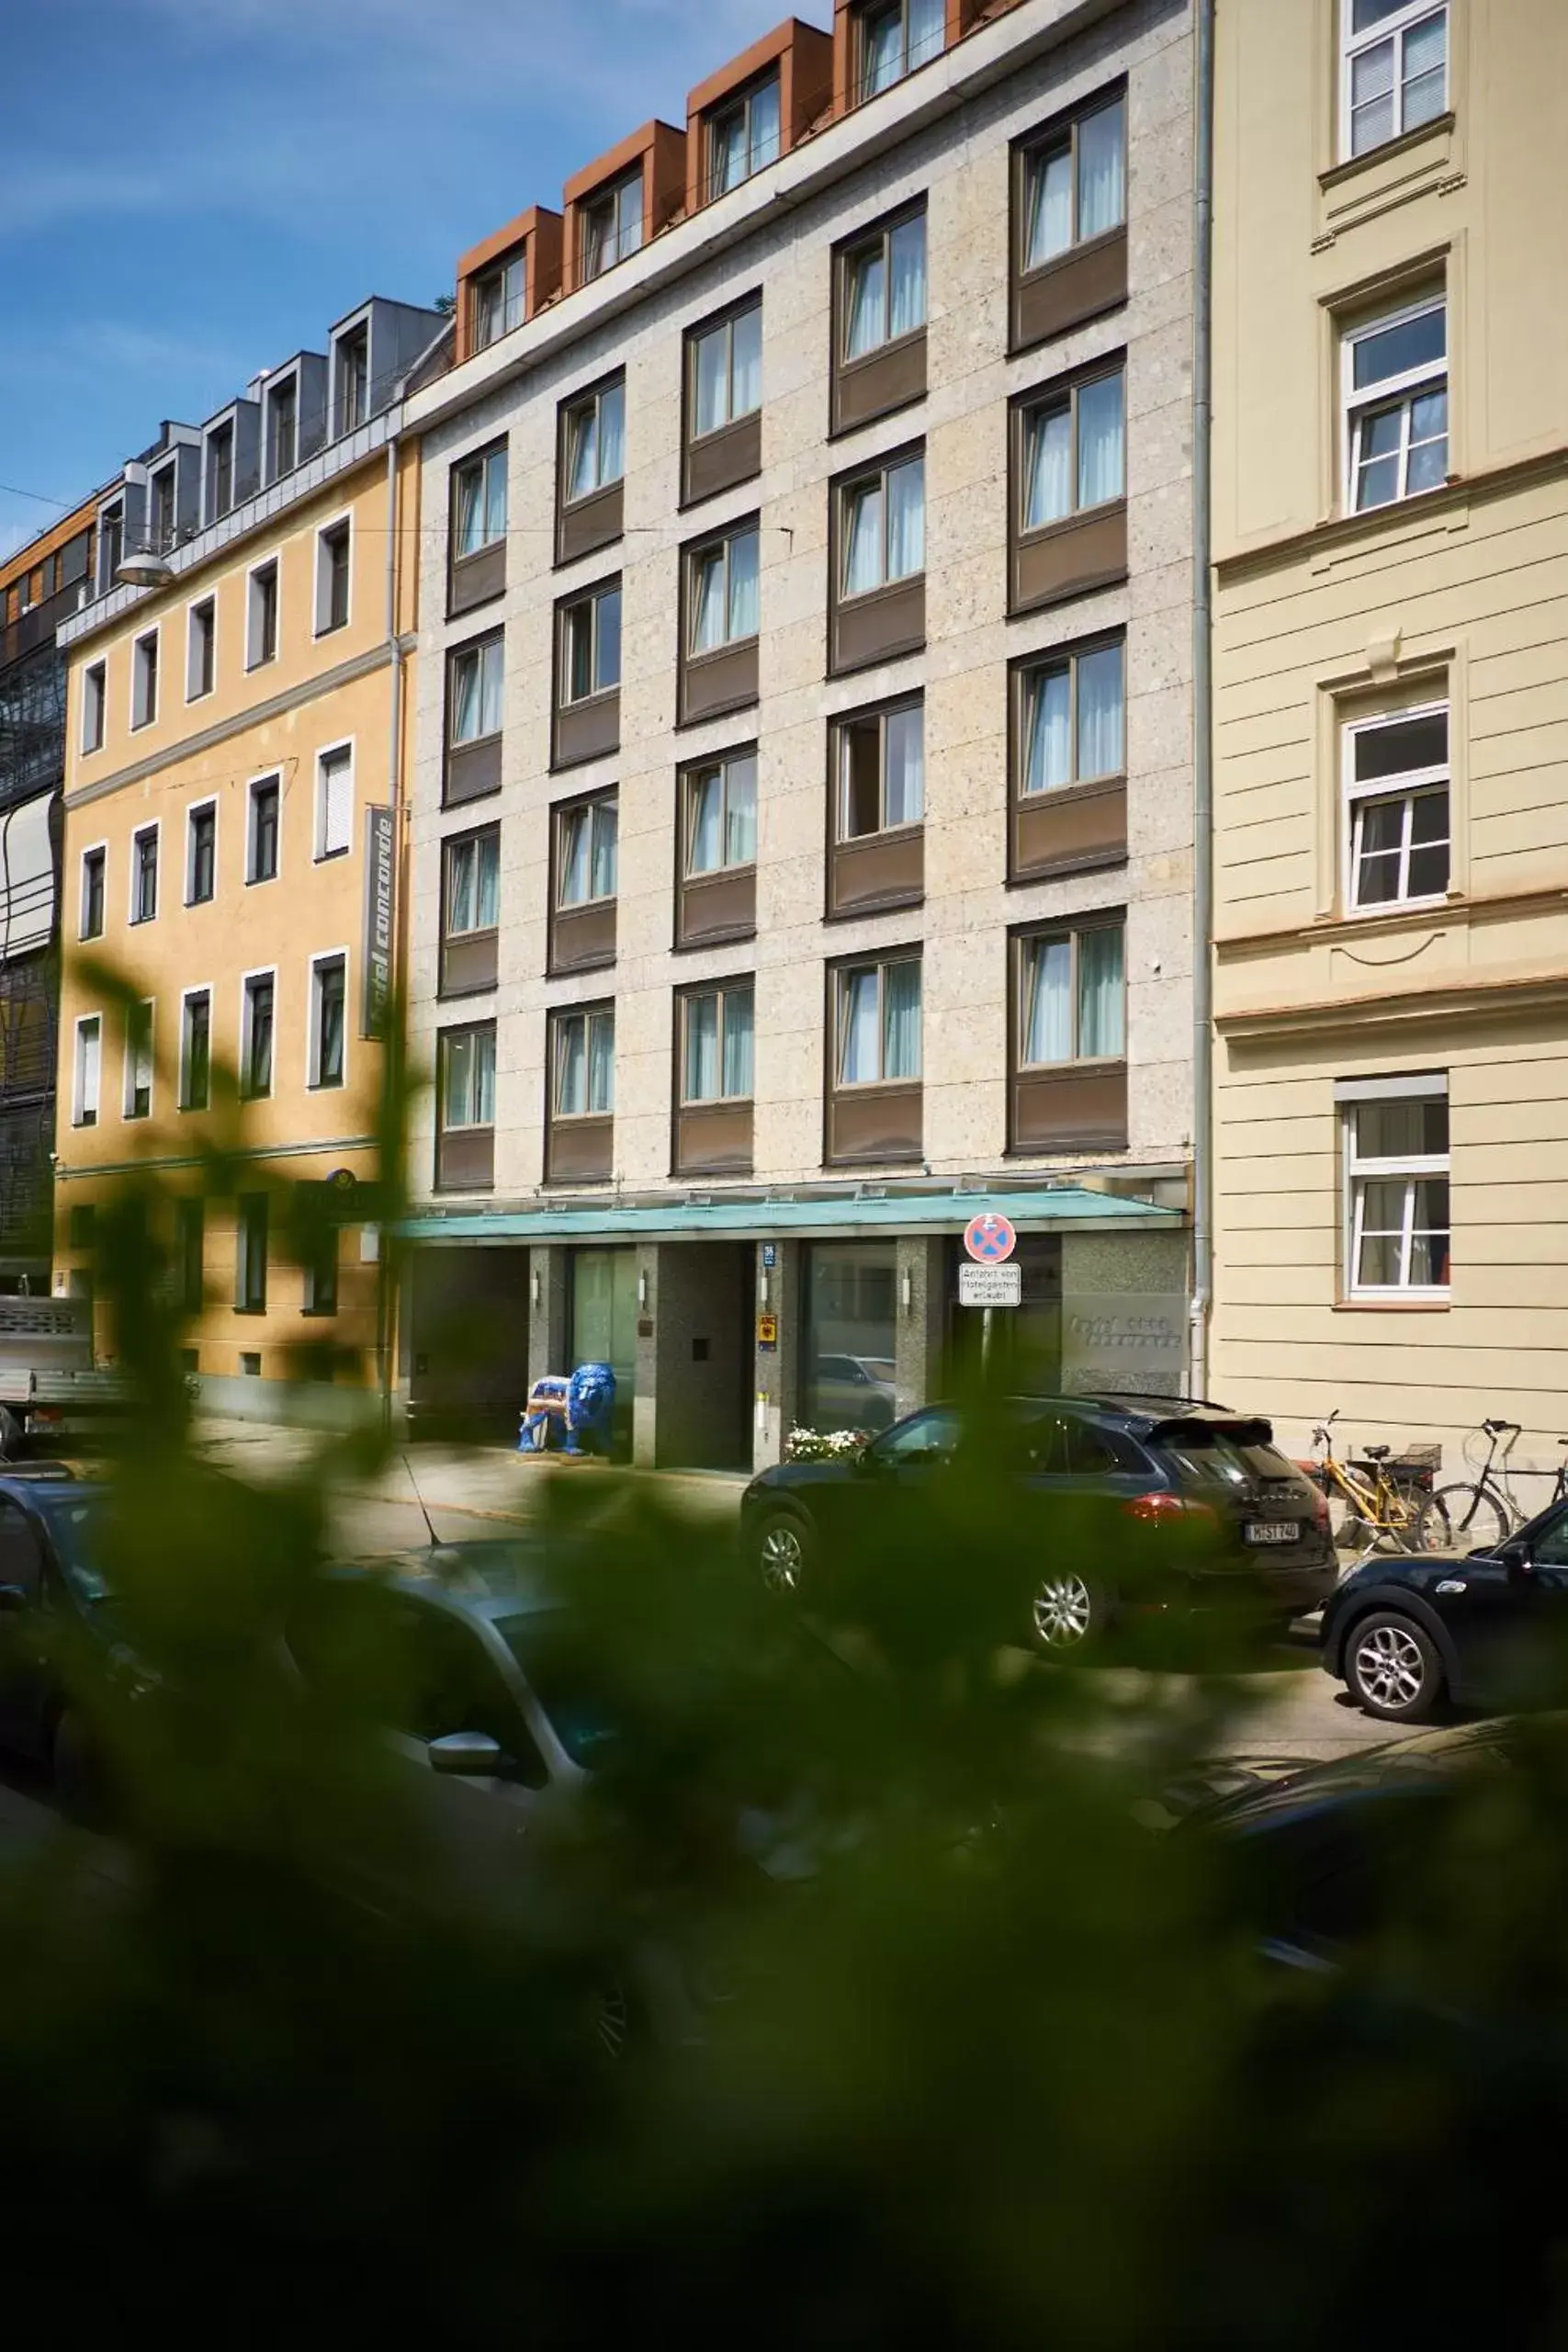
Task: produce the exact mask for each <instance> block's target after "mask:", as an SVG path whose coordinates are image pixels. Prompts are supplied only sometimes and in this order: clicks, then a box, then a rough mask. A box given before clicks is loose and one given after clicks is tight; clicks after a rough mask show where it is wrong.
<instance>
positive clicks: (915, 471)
mask: <svg viewBox="0 0 1568 2352" xmlns="http://www.w3.org/2000/svg"><path fill="white" fill-rule="evenodd" d="M831 537H832V546H831V549H830V560H831V565H832V571H831V584H832V605H831V610H830V612H829V653H828V659H829V669H830V670H832V671H834V672H842V671H846V670H862V669H864V668H866V667H867V666H868V664H870V663H872V662H886V661H888V660H890V659H891V658H892V656H894V655H895V654H898V653H916V652H919V649H920V647H921V646H922V645H924V643H925V641H926V461H925V444H924V443H923V442H917V443H916V444H915V445H914V446H913V447H910V448H907V449H900V450H897V451H895V452H894V454H893V455H892V456H890V457H887V458H883V459H882V460H881V461H880V462H879V463H878V464H876V465H874V466H869V467H867V468H865V469H863V470H860V471H856V472H854V473H852V474H846V475H844V476H842V477H841V478H840V481H837V482H836V483H835V484H834V486H833V496H832V506H831Z"/></svg>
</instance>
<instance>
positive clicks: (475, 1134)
mask: <svg viewBox="0 0 1568 2352" xmlns="http://www.w3.org/2000/svg"><path fill="white" fill-rule="evenodd" d="M435 1107H436V1128H435V1188H436V1190H437V1192H442V1193H488V1192H489V1191H491V1188H492V1186H493V1185H494V1182H495V1023H494V1022H493V1021H477V1022H473V1023H469V1024H468V1025H467V1026H466V1027H464V1028H461V1029H443V1030H442V1031H441V1032H440V1034H439V1036H438V1039H437V1056H436V1087H435Z"/></svg>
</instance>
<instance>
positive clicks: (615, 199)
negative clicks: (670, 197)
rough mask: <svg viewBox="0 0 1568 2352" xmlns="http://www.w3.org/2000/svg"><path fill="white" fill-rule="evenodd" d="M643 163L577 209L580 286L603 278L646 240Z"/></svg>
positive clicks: (599, 191) (578, 274) (584, 201)
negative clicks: (592, 279)
mask: <svg viewBox="0 0 1568 2352" xmlns="http://www.w3.org/2000/svg"><path fill="white" fill-rule="evenodd" d="M643 225H644V224H643V186H642V165H641V164H637V168H636V170H635V171H630V172H626V173H623V175H622V176H621V177H620V178H619V179H618V180H612V181H611V183H610V185H609V187H603V188H600V189H599V190H598V191H597V192H596V194H594V195H592V196H591V197H588V198H585V199H584V200H583V202H582V203H581V206H580V207H579V208H578V215H577V238H578V269H577V277H578V283H579V285H580V286H586V285H587V284H588V282H589V280H590V279H591V278H594V277H603V276H604V272H605V271H606V270H607V269H614V267H615V264H616V263H617V262H618V261H626V260H627V259H628V258H629V257H630V255H631V254H635V253H636V252H637V250H638V248H639V247H640V245H641V243H642V240H643Z"/></svg>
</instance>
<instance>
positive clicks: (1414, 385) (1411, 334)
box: [1341, 294, 1449, 513]
mask: <svg viewBox="0 0 1568 2352" xmlns="http://www.w3.org/2000/svg"><path fill="white" fill-rule="evenodd" d="M1341 351H1342V362H1341V365H1342V369H1343V379H1344V384H1343V396H1344V404H1345V449H1346V469H1347V471H1346V490H1345V498H1346V504H1347V506H1348V508H1349V509H1350V510H1351V511H1352V512H1355V513H1360V512H1361V511H1362V510H1364V509H1365V508H1367V507H1371V506H1387V505H1390V504H1392V503H1393V501H1394V500H1396V499H1401V498H1414V497H1416V496H1417V495H1418V493H1419V492H1422V491H1424V490H1440V489H1441V488H1442V486H1443V483H1444V482H1445V481H1447V480H1448V472H1449V364H1448V304H1447V301H1446V300H1445V298H1444V297H1443V296H1442V295H1440V294H1439V295H1437V296H1436V297H1432V296H1428V297H1427V299H1426V300H1423V301H1419V302H1413V303H1408V304H1406V305H1405V306H1404V308H1403V309H1401V310H1398V311H1389V312H1386V313H1385V314H1384V315H1383V316H1382V318H1378V319H1372V320H1370V321H1368V322H1367V323H1366V324H1365V325H1363V326H1359V327H1354V328H1352V329H1350V330H1349V331H1348V333H1347V334H1346V335H1345V337H1344V341H1343V344H1342V345H1341Z"/></svg>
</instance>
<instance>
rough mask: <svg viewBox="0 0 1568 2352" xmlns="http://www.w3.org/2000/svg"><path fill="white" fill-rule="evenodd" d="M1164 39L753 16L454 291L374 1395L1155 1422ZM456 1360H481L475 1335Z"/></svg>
mask: <svg viewBox="0 0 1568 2352" xmlns="http://www.w3.org/2000/svg"><path fill="white" fill-rule="evenodd" d="M1191 126H1192V55H1191V28H1190V12H1189V9H1188V7H1187V6H1185V5H1172V0H1130V4H1129V5H1126V6H1119V7H1113V8H1110V9H1106V8H1104V7H1097V6H1074V5H1070V0H1019V5H1016V6H1010V7H1006V8H1001V9H998V8H995V7H992V8H990V9H986V8H973V7H967V6H964V5H962V0H893V5H891V6H875V5H874V6H847V5H843V0H840V6H839V9H838V13H837V17H836V20H835V24H834V28H833V31H832V33H831V34H830V35H829V34H828V33H826V32H820V31H817V30H815V29H813V28H810V27H807V26H805V25H801V24H798V23H787V24H785V25H784V26H782V27H781V28H779V30H778V31H777V32H776V33H775V34H774V35H773V36H771V37H770V38H769V39H768V40H764V41H762V42H761V43H759V44H758V45H757V46H756V48H754V49H753V50H752V51H749V52H748V53H747V54H746V56H745V57H743V58H741V59H739V60H737V61H735V62H734V63H733V64H732V65H731V66H730V67H729V68H728V69H726V71H724V72H722V73H719V74H716V75H715V76H714V77H713V78H712V79H711V80H710V81H709V82H708V83H706V84H705V85H703V87H702V88H701V89H699V90H698V91H696V92H694V94H693V96H692V100H691V105H690V111H689V116H688V120H687V123H686V125H685V127H684V129H683V130H682V129H680V128H676V127H672V126H671V125H668V124H664V123H653V124H650V125H649V126H647V127H646V128H645V129H644V130H641V131H639V132H637V133H636V134H635V135H634V136H633V137H631V138H630V139H628V140H626V141H623V142H622V144H621V145H620V146H619V147H617V148H616V149H615V150H614V151H613V152H612V153H610V154H608V155H606V156H604V157H603V158H601V159H600V160H599V162H598V163H597V164H592V165H591V166H589V167H588V168H587V169H586V170H584V171H583V172H581V173H579V174H578V175H576V176H575V178H574V179H573V180H572V181H571V182H570V183H569V184H568V187H567V188H566V190H565V193H564V198H563V201H562V207H561V210H560V212H559V213H557V212H555V211H553V210H547V209H543V208H538V207H536V208H535V209H533V210H531V211H528V212H525V213H524V214H523V215H521V216H520V218H519V219H518V220H515V221H513V222H512V223H510V224H509V225H508V226H507V227H506V228H505V229H503V230H502V231H501V232H498V233H497V234H496V235H495V236H492V237H491V238H490V239H488V240H487V241H486V243H484V244H483V245H481V246H479V247H478V248H476V249H475V251H474V253H472V254H469V255H468V256H466V257H465V260H464V262H463V263H462V264H461V265H460V267H459V276H458V285H457V303H458V308H457V322H456V332H455V338H454V351H453V365H452V367H451V368H450V369H449V370H447V371H446V373H444V374H442V375H441V376H439V377H438V378H437V379H435V380H434V381H433V382H430V383H428V384H427V385H426V386H425V388H424V389H423V390H417V391H415V392H414V393H413V394H412V396H411V398H410V400H409V401H408V404H407V411H406V419H405V423H406V428H407V430H408V431H409V432H410V433H411V434H417V435H419V436H420V444H421V484H422V488H421V500H422V506H421V539H420V544H421V579H420V594H419V609H420V614H421V623H420V629H419V648H418V658H417V661H416V662H414V663H413V665H412V673H413V676H414V678H415V679H416V681H417V689H416V693H417V703H416V709H415V713H414V737H413V751H412V766H411V771H410V775H409V778H408V803H409V811H410V816H409V826H410V830H409V840H408V854H407V873H406V898H405V905H404V921H405V925H406V934H405V946H406V956H407V979H408V994H409V1022H410V1032H411V1041H412V1053H413V1057H414V1062H415V1066H416V1067H417V1068H422V1069H423V1070H424V1071H425V1072H426V1073H427V1075H428V1076H429V1078H430V1080H431V1084H430V1086H429V1089H428V1091H426V1092H424V1093H423V1095H422V1096H421V1097H420V1098H419V1105H418V1108H417V1109H416V1113H415V1124H414V1130H413V1135H412V1146H411V1151H412V1159H411V1172H412V1190H413V1194H414V1214H413V1217H412V1225H411V1236H410V1238H411V1249H410V1252H409V1257H408V1261H407V1265H408V1279H407V1282H406V1284H405V1293H404V1300H403V1311H402V1318H401V1324H402V1328H401V1334H400V1365H399V1375H400V1386H401V1388H402V1390H403V1393H404V1394H405V1396H406V1397H407V1399H408V1402H409V1403H410V1405H411V1407H412V1410H413V1412H414V1414H415V1417H416V1419H417V1418H418V1417H420V1416H421V1415H434V1414H435V1413H437V1412H439V1411H440V1409H441V1408H443V1407H446V1406H456V1405H472V1404H474V1403H477V1402H482V1401H486V1400H493V1401H494V1402H496V1403H497V1404H501V1403H508V1404H510V1405H511V1406H512V1407H513V1408H515V1406H516V1404H517V1402H518V1401H519V1399H520V1397H521V1394H522V1392H523V1390H524V1388H525V1383H526V1380H527V1379H528V1377H530V1376H532V1375H534V1374H539V1373H542V1372H546V1371H558V1370H564V1369H570V1367H571V1365H572V1364H573V1363H576V1362H579V1361H582V1360H585V1359H589V1358H594V1357H604V1358H606V1359H608V1360H609V1361H610V1362H611V1363H613V1364H614V1365H615V1369H616V1373H617V1376H618V1380H619V1383H620V1386H621V1391H622V1397H623V1402H624V1404H626V1405H629V1411H627V1412H626V1417H625V1418H626V1429H627V1432H628V1436H629V1440H630V1442H631V1445H632V1448H633V1451H634V1453H635V1455H636V1457H637V1459H638V1460H640V1461H644V1462H656V1461H657V1462H660V1463H690V1464H713V1465H716V1466H736V1465H743V1464H750V1462H752V1461H753V1460H756V1461H765V1460H768V1459H772V1458H774V1457H776V1455H777V1453H778V1451H779V1449H780V1445H781V1442H782V1439H783V1436H784V1433H785V1432H786V1431H787V1430H788V1428H789V1426H790V1425H791V1424H792V1423H793V1422H795V1421H796V1420H804V1421H808V1422H811V1423H814V1424H815V1425H817V1426H834V1425H840V1426H842V1425H866V1424H868V1423H869V1424H872V1425H876V1424H878V1423H881V1422H885V1421H886V1419H888V1418H890V1416H891V1414H892V1412H893V1411H894V1410H895V1409H897V1410H899V1411H903V1410H907V1409H908V1408H911V1407H913V1406H916V1405H918V1404H919V1403H920V1402H922V1401H923V1400H924V1399H925V1398H926V1397H929V1396H931V1395H933V1394H935V1393H937V1391H938V1388H939V1385H940V1383H941V1382H942V1379H943V1378H944V1377H945V1376H947V1374H946V1367H949V1366H950V1365H951V1363H952V1359H953V1353H954V1352H956V1353H957V1354H959V1355H960V1356H961V1355H962V1353H963V1351H964V1347H965V1346H966V1345H967V1344H968V1343H969V1341H970V1340H971V1336H972V1335H971V1333H970V1331H969V1329H967V1328H966V1327H967V1326H968V1325H969V1324H970V1323H971V1322H972V1321H974V1320H976V1319H977V1318H976V1317H972V1316H971V1315H969V1314H968V1313H966V1312H965V1311H964V1310H962V1309H960V1308H959V1306H957V1262H958V1257H959V1237H960V1235H961V1233H962V1229H963V1227H964V1224H965V1222H966V1220H967V1219H968V1218H969V1217H970V1216H972V1215H974V1214H975V1213H976V1211H977V1210H979V1209H982V1208H985V1207H987V1206H990V1207H997V1208H1002V1209H1005V1211H1006V1212H1007V1214H1009V1215H1010V1216H1011V1217H1012V1218H1013V1220H1014V1222H1015V1223H1016V1224H1017V1226H1018V1227H1019V1232H1020V1237H1021V1238H1020V1248H1019V1255H1020V1259H1021V1263H1022V1270H1023V1299H1024V1306H1023V1307H1022V1309H1021V1312H1020V1313H1019V1314H1018V1315H1016V1316H1014V1317H1008V1318H1005V1319H1006V1324H1007V1340H1006V1344H1007V1345H1008V1346H1009V1347H1010V1349H1011V1350H1012V1351H1013V1352H1014V1356H1015V1363H1016V1369H1017V1371H1018V1373H1019V1375H1020V1376H1022V1374H1024V1372H1025V1371H1027V1372H1028V1373H1030V1374H1032V1375H1033V1376H1037V1377H1043V1378H1045V1379H1047V1380H1051V1381H1056V1380H1059V1381H1060V1382H1061V1384H1062V1385H1065V1386H1069V1387H1078V1388H1082V1387H1084V1386H1089V1385H1101V1386H1103V1385H1118V1386H1121V1387H1124V1388H1137V1387H1154V1388H1157V1389H1160V1390H1166V1391H1171V1390H1178V1389H1180V1388H1181V1387H1182V1385H1183V1384H1184V1379H1185V1374H1186V1326H1187V1306H1188V1295H1189V1291H1190V1283H1191V1270H1190V1229H1189V1227H1190V1219H1189V1216H1188V1202H1189V1186H1190V1162H1191V1135H1192V1122H1193V1109H1192V1069H1191V1059H1192V1057H1191V1039H1192V1021H1193V1006H1192V962H1193V949H1192V881H1193V876H1192V849H1193V816H1192V807H1193V792H1192V718H1191V646H1192V618H1191V615H1192V482H1191V446H1192V394H1191V380H1192V379H1191V362H1192V333H1193V329H1192V252H1193V244H1192V239H1193V206H1192V151H1191ZM476 1335H478V1336H476Z"/></svg>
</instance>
